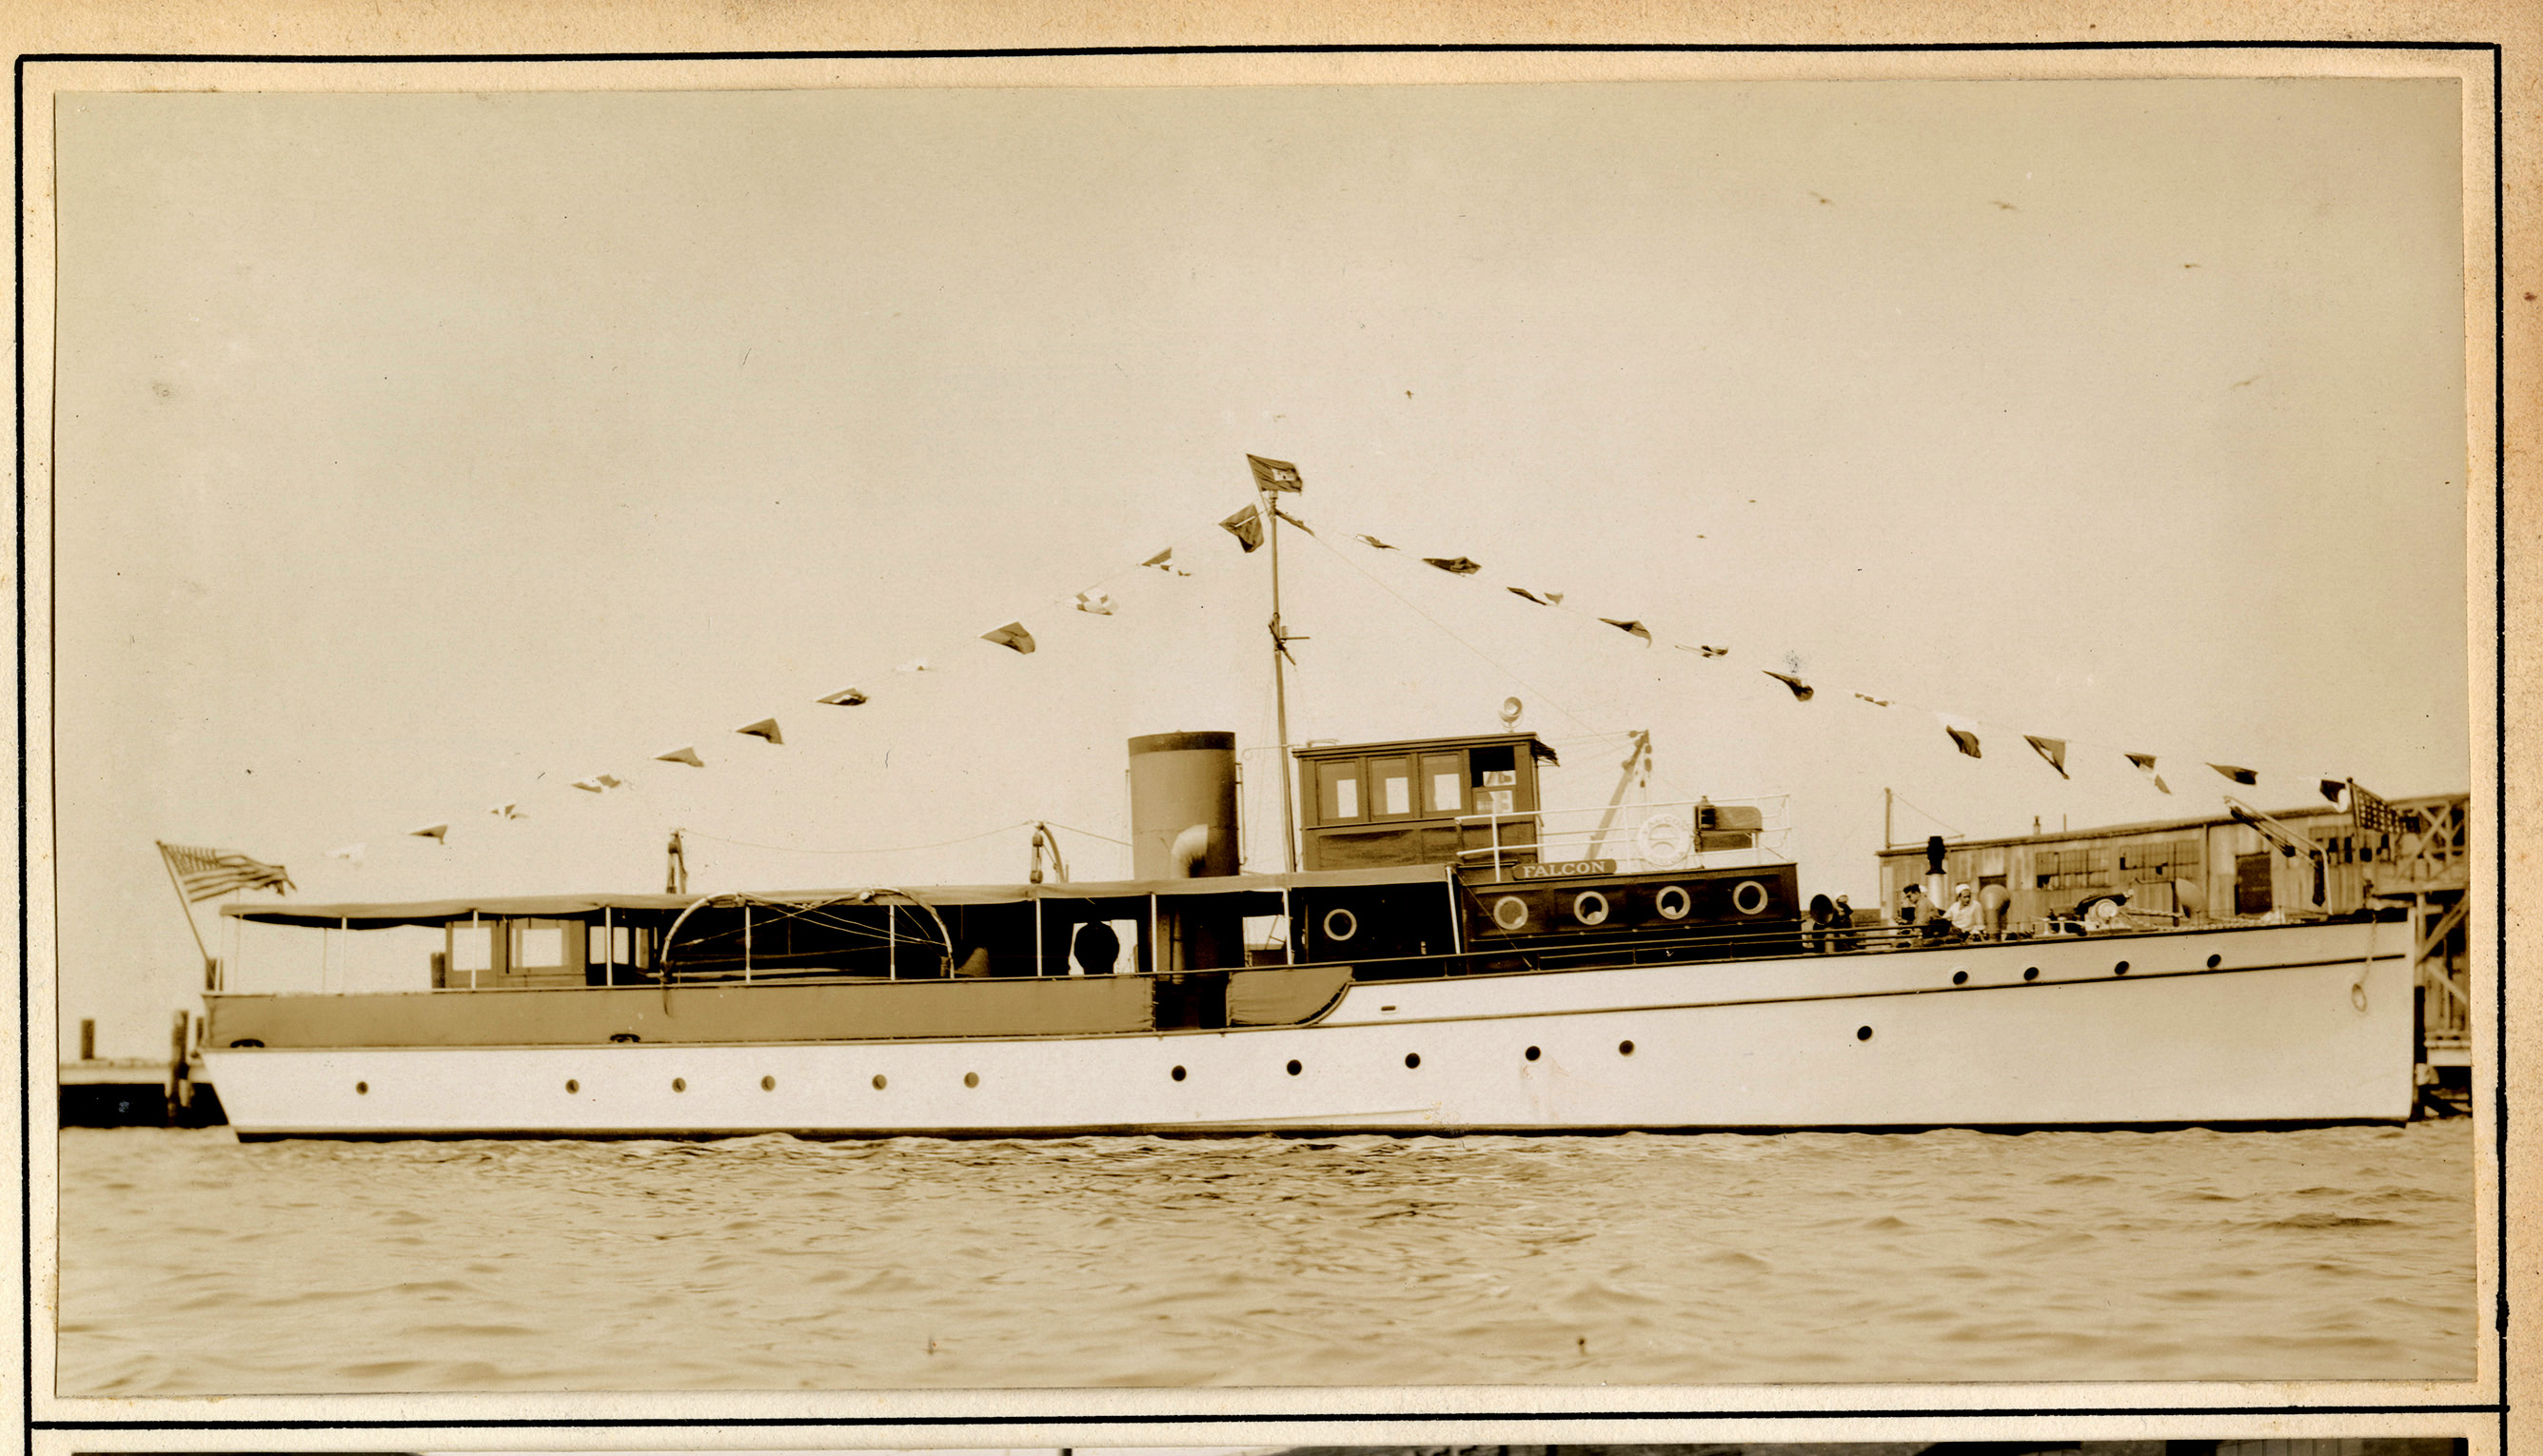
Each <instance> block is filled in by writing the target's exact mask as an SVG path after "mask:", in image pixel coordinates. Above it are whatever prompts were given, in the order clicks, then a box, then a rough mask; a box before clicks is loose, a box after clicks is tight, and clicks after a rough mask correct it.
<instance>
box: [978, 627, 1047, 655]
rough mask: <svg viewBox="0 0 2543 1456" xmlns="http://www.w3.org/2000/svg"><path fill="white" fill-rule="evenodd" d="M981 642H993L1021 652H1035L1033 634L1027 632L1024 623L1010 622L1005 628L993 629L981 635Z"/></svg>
mask: <svg viewBox="0 0 2543 1456" xmlns="http://www.w3.org/2000/svg"><path fill="white" fill-rule="evenodd" d="M980 641H982V642H993V643H996V644H997V645H998V646H1000V647H1002V648H1013V649H1015V650H1016V651H1019V652H1031V651H1033V650H1034V640H1033V634H1032V633H1030V632H1027V631H1025V624H1023V623H1022V622H1010V623H1008V624H1007V625H1006V626H1004V627H992V628H990V629H989V630H988V631H986V632H983V633H981V634H980Z"/></svg>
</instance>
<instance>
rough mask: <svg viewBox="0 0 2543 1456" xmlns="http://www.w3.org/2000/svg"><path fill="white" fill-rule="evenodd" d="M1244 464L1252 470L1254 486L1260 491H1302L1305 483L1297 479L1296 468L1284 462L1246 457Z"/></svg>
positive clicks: (1258, 456) (1254, 456)
mask: <svg viewBox="0 0 2543 1456" xmlns="http://www.w3.org/2000/svg"><path fill="white" fill-rule="evenodd" d="M1245 463H1246V464H1247V465H1248V466H1251V467H1252V468H1253V470H1254V486H1255V489H1256V490H1261V491H1303V490H1305V489H1306V482H1304V481H1302V480H1300V479H1298V467H1296V466H1294V465H1291V464H1290V463H1289V462H1288V461H1286V460H1266V459H1264V458H1263V457H1262V456H1260V455H1248V456H1246V457H1245Z"/></svg>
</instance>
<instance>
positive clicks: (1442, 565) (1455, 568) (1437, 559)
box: [1422, 556, 1559, 599]
mask: <svg viewBox="0 0 2543 1456" xmlns="http://www.w3.org/2000/svg"><path fill="white" fill-rule="evenodd" d="M1422 559H1423V560H1424V561H1426V562H1428V563H1429V564H1430V565H1432V566H1434V567H1437V568H1438V569H1439V570H1441V571H1443V572H1445V573H1447V574H1448V575H1451V576H1471V575H1475V574H1476V573H1477V572H1480V571H1482V570H1483V567H1482V566H1481V565H1480V564H1478V563H1475V562H1470V561H1468V560H1466V559H1465V558H1464V557H1462V556H1426V557H1424V558H1422ZM1558 599H1559V598H1558Z"/></svg>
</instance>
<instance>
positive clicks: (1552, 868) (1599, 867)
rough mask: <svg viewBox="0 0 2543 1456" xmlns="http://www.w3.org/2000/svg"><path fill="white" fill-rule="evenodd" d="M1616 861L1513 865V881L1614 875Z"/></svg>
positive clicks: (1569, 861)
mask: <svg viewBox="0 0 2543 1456" xmlns="http://www.w3.org/2000/svg"><path fill="white" fill-rule="evenodd" d="M1615 873H1616V862H1615V861H1614V860H1567V861H1565V862H1563V863H1561V864H1555V865H1512V866H1510V878H1511V879H1512V880H1569V879H1571V878H1573V877H1574V876H1576V875H1613V874H1615Z"/></svg>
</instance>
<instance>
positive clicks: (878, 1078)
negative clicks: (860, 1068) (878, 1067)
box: [875, 1072, 884, 1092]
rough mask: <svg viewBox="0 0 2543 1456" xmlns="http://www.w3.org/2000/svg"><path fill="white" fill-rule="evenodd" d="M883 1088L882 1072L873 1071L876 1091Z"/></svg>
mask: <svg viewBox="0 0 2543 1456" xmlns="http://www.w3.org/2000/svg"><path fill="white" fill-rule="evenodd" d="M883 1089H884V1079H883V1073H881V1072H877V1073H875V1091H877V1092H881V1091H883Z"/></svg>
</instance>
